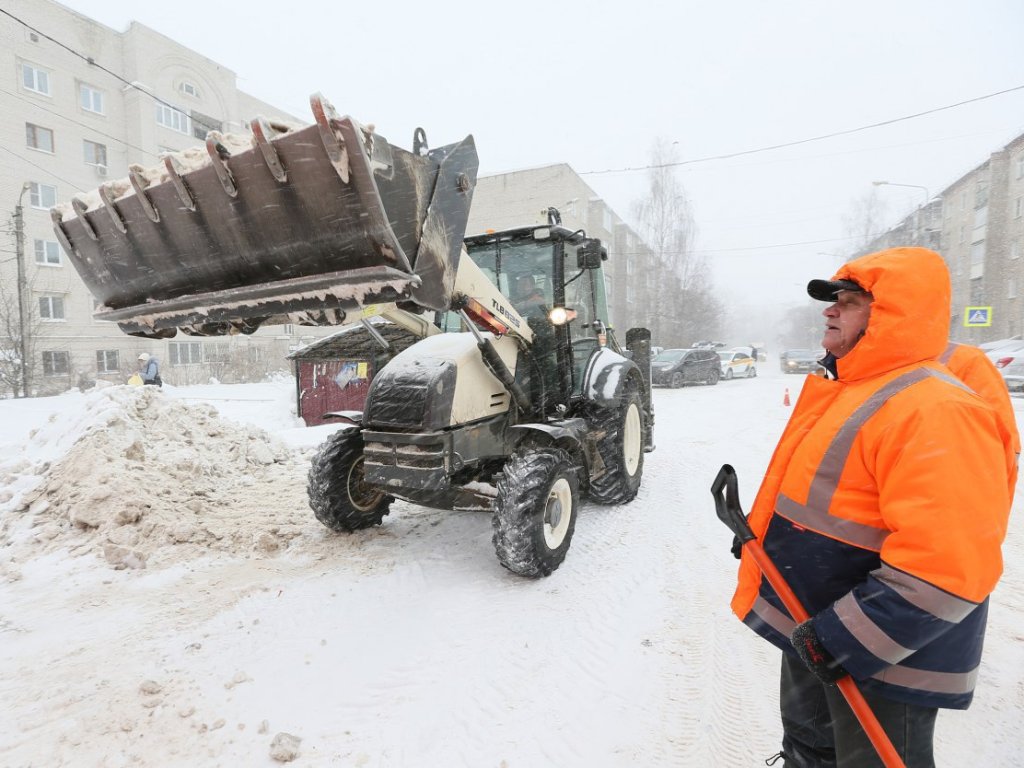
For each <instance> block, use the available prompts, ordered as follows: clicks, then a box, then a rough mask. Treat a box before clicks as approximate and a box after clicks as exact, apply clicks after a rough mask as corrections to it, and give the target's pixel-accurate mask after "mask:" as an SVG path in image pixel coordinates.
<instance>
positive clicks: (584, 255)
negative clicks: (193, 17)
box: [576, 238, 608, 269]
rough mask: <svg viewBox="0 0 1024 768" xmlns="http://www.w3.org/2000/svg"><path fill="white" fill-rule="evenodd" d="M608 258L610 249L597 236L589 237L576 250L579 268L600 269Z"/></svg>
mask: <svg viewBox="0 0 1024 768" xmlns="http://www.w3.org/2000/svg"><path fill="white" fill-rule="evenodd" d="M607 260H608V249H607V248H605V247H604V246H603V245H601V241H600V240H598V239H596V238H592V239H590V238H588V239H587V240H584V241H583V245H582V246H580V248H579V249H578V250H577V251H576V266H577V268H578V269H600V267H601V262H602V261H607Z"/></svg>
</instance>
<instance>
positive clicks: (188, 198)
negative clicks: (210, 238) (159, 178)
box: [164, 155, 196, 211]
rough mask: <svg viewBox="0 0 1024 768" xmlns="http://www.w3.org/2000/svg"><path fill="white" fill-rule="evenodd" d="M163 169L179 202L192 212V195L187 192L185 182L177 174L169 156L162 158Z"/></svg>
mask: <svg viewBox="0 0 1024 768" xmlns="http://www.w3.org/2000/svg"><path fill="white" fill-rule="evenodd" d="M164 167H165V168H167V175H168V176H170V179H171V184H173V185H174V191H175V192H177V193H178V197H179V198H181V202H182V203H183V204H184V205H185V207H186V208H188V209H189V210H190V211H194V210H195V209H196V200H195V198H194V197H192V193H191V192H190V191H189V188H188V185H187V184H186V183H185V180H184V179H183V178H181V174H180V173H178V167H177V165H176V164H175V160H174V158H173V157H172V156H171V155H168V156H167V157H165V158H164Z"/></svg>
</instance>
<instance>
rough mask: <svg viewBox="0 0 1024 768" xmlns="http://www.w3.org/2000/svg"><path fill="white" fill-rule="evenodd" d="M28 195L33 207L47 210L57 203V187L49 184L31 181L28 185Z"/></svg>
mask: <svg viewBox="0 0 1024 768" xmlns="http://www.w3.org/2000/svg"><path fill="white" fill-rule="evenodd" d="M28 197H29V201H30V202H31V204H32V207H33V208H42V209H43V210H44V211H48V210H49V209H50V208H53V206H55V205H56V204H57V188H56V187H52V186H50V185H49V184H36V183H35V182H34V181H33V182H32V183H31V184H30V185H29V193H28Z"/></svg>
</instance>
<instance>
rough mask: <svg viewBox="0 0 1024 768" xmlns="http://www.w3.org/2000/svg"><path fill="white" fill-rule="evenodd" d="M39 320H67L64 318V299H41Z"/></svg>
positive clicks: (46, 297) (59, 297)
mask: <svg viewBox="0 0 1024 768" xmlns="http://www.w3.org/2000/svg"><path fill="white" fill-rule="evenodd" d="M39 318H40V319H41V320H46V321H48V322H57V321H58V320H67V317H65V316H64V299H63V297H61V296H40V297H39Z"/></svg>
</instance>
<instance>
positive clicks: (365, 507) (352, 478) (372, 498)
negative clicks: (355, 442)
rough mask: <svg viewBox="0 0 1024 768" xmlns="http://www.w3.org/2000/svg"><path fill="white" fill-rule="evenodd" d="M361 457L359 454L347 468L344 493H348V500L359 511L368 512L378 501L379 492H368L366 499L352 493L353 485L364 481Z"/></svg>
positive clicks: (358, 484)
mask: <svg viewBox="0 0 1024 768" xmlns="http://www.w3.org/2000/svg"><path fill="white" fill-rule="evenodd" d="M362 475H363V457H362V456H360V457H359V458H358V459H357V460H356V461H353V462H352V466H351V467H349V468H348V478H347V480H348V483H347V485H346V493H348V500H349V501H350V502H351V503H352V506H353V507H355V508H356V509H357V510H359V511H360V512H369V511H370V510H371V509H373V507H374V505H375V504H376V503H377V502H378V501H380V494H369V495H367V498H366V499H362V498H358V499H357V498H356V497H355V495H354V494H353V487H352V486H353V485H356V486H360V485H362V484H363V483H365V482H366V481H365V480H364V479H363V476H362Z"/></svg>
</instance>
